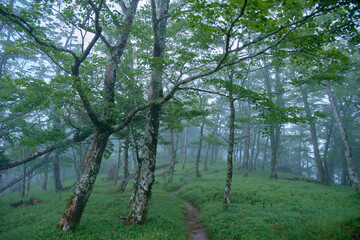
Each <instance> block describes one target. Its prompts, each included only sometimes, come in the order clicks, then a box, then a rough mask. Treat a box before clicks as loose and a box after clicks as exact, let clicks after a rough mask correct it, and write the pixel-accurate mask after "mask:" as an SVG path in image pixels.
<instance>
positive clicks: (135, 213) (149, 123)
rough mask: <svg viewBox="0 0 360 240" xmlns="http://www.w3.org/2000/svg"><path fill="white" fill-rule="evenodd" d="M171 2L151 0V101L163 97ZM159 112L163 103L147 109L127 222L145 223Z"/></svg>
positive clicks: (151, 183) (154, 165)
mask: <svg viewBox="0 0 360 240" xmlns="http://www.w3.org/2000/svg"><path fill="white" fill-rule="evenodd" d="M169 3H170V1H169V0H159V2H158V5H156V3H155V0H151V13H152V26H153V33H154V45H153V59H154V60H155V61H154V63H153V70H152V74H151V81H150V89H149V95H148V102H151V101H156V100H160V99H162V97H163V89H162V78H163V68H164V65H163V64H162V60H163V57H164V51H165V41H166V26H167V15H168V11H169ZM156 6H158V7H159V11H157V9H156V8H157V7H156ZM157 15H158V16H157ZM160 111H161V105H154V106H152V107H150V108H149V109H147V111H146V125H145V134H144V147H143V151H142V153H141V154H142V155H141V158H140V159H139V164H138V175H137V177H136V179H135V183H134V187H133V194H132V196H131V199H130V213H129V215H128V217H127V219H126V221H125V224H126V225H130V224H143V223H144V222H145V220H146V218H147V214H148V211H149V204H150V199H151V193H152V192H151V190H152V185H153V183H154V178H155V176H154V171H155V167H156V149H157V141H158V132H159V118H160Z"/></svg>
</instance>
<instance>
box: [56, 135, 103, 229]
mask: <svg viewBox="0 0 360 240" xmlns="http://www.w3.org/2000/svg"><path fill="white" fill-rule="evenodd" d="M109 136H110V135H109V132H108V131H105V132H99V130H97V131H96V132H95V134H94V137H93V141H92V144H91V148H90V150H89V151H88V153H87V156H86V158H85V162H84V167H83V170H82V174H81V178H80V180H79V182H78V184H77V186H76V188H75V191H74V193H73V195H72V196H71V197H70V200H69V202H68V205H67V207H66V209H65V212H64V214H63V216H62V217H61V219H60V220H59V222H58V224H57V225H56V227H57V228H59V229H61V230H63V231H69V230H72V231H73V230H74V229H75V228H76V227H77V225H78V224H79V223H80V219H81V216H82V213H83V211H84V208H85V205H86V203H87V201H88V199H89V197H90V194H91V191H92V189H93V188H94V184H95V180H96V177H97V175H98V173H99V169H100V165H101V160H102V157H103V154H104V151H105V148H106V144H107V142H108V139H109Z"/></svg>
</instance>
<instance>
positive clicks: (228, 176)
mask: <svg viewBox="0 0 360 240" xmlns="http://www.w3.org/2000/svg"><path fill="white" fill-rule="evenodd" d="M234 135H235V107H234V99H233V98H232V94H231V91H230V128H229V145H228V154H227V170H226V183H225V194H224V201H223V208H224V209H228V208H229V205H230V199H231V183H232V173H233V153H234Z"/></svg>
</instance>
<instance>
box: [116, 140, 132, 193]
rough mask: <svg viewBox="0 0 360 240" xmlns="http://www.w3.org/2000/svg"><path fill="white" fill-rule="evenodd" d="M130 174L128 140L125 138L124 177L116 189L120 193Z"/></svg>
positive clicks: (124, 187)
mask: <svg viewBox="0 0 360 240" xmlns="http://www.w3.org/2000/svg"><path fill="white" fill-rule="evenodd" d="M129 179H130V173H129V140H128V139H127V138H126V140H125V143H124V177H123V179H122V180H121V183H120V185H119V187H118V191H119V192H120V193H122V192H124V191H125V189H126V186H127V184H128V183H129Z"/></svg>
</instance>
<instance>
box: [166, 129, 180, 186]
mask: <svg viewBox="0 0 360 240" xmlns="http://www.w3.org/2000/svg"><path fill="white" fill-rule="evenodd" d="M174 133H175V139H174ZM170 139H171V161H170V169H169V179H168V182H169V183H171V182H172V180H173V177H174V169H175V164H176V151H177V147H178V139H179V138H178V134H177V133H176V131H175V130H171V131H170Z"/></svg>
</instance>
